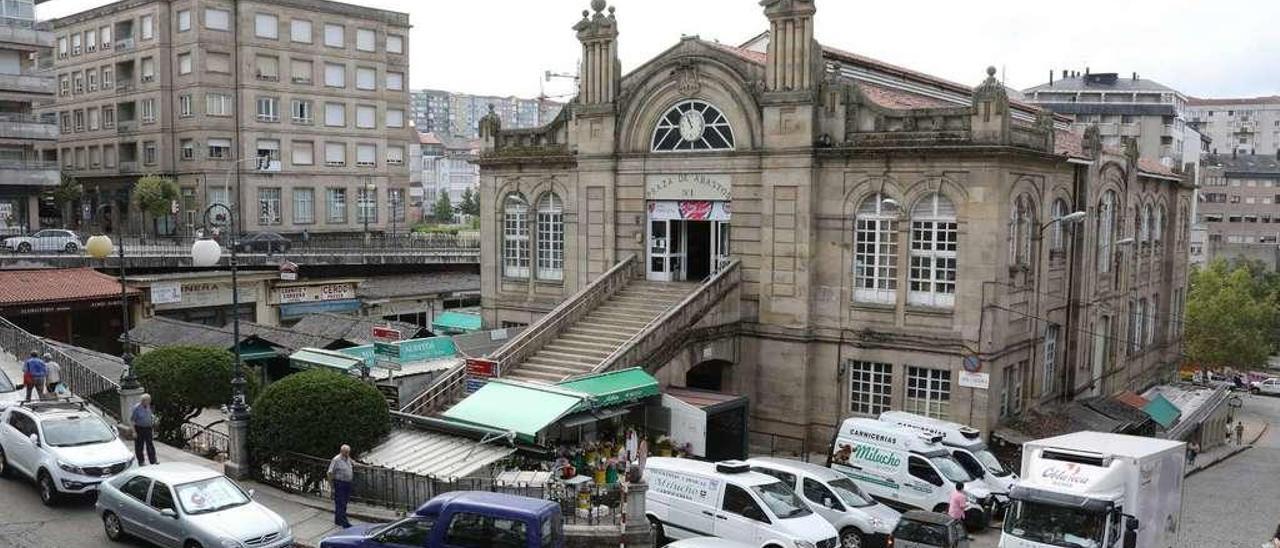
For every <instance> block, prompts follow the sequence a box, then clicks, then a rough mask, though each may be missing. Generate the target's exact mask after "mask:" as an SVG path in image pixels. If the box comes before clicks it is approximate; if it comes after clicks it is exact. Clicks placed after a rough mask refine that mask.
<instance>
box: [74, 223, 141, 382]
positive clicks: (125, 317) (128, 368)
mask: <svg viewBox="0 0 1280 548" xmlns="http://www.w3.org/2000/svg"><path fill="white" fill-rule="evenodd" d="M123 240H124V239H123V238H121V242H120V245H119V246H114V247H115V248H116V249H117V250H118V252H119V257H120V328H121V333H120V342H121V344H122V345H123V346H124V351H123V352H122V353H121V354H120V360H121V361H123V362H124V373H122V374H121V375H120V389H121V390H132V389H136V388H138V387H139V386H141V385H139V384H138V378H137V377H136V376H134V374H133V353H132V352H130V351H129V346H130V342H129V293H128V287H127V286H126V285H125V276H126V274H125V265H124V241H123ZM112 247H113V244H112V243H111V237H110V236H107V235H106V234H97V235H94V236H90V237H89V240H88V241H86V242H85V246H84V249H85V251H86V252H87V253H88V254H89V256H90V257H93V258H95V259H102V260H103V264H104V265H105V264H106V258H107V257H108V256H110V255H111V248H112Z"/></svg>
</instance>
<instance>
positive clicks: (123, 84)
mask: <svg viewBox="0 0 1280 548" xmlns="http://www.w3.org/2000/svg"><path fill="white" fill-rule="evenodd" d="M132 91H133V83H132V82H130V81H128V80H120V81H119V82H116V95H127V94H129V93H130V92H132Z"/></svg>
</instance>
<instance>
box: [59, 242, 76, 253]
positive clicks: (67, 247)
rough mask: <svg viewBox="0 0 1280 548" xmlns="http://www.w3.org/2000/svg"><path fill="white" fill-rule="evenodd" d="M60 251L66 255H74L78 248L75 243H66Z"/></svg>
mask: <svg viewBox="0 0 1280 548" xmlns="http://www.w3.org/2000/svg"><path fill="white" fill-rule="evenodd" d="M62 249H63V250H64V251H66V252H67V253H75V252H76V251H78V250H79V249H80V246H78V245H76V243H75V242H67V245H65V246H63V247H62Z"/></svg>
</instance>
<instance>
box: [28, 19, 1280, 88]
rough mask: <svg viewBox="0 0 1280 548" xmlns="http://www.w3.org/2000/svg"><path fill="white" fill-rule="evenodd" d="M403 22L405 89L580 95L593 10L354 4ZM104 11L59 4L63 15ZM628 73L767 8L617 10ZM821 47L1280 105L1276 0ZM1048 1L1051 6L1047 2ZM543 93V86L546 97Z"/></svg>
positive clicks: (901, 31) (978, 26)
mask: <svg viewBox="0 0 1280 548" xmlns="http://www.w3.org/2000/svg"><path fill="white" fill-rule="evenodd" d="M349 1H350V2H351V3H354V4H359V5H363V6H369V7H376V8H384V9H391V10H397V11H407V12H409V14H410V22H411V23H412V24H413V32H412V35H411V38H410V42H411V52H410V53H411V56H412V57H411V59H412V69H411V76H410V80H411V81H410V85H411V87H412V88H414V89H418V88H438V89H447V90H450V91H461V92H468V93H481V94H494V95H519V96H524V97H533V96H536V95H538V94H539V93H540V92H542V91H544V89H545V92H546V93H547V94H548V95H559V94H564V93H566V92H570V91H572V86H571V85H570V84H569V83H568V82H567V81H564V80H559V81H552V82H551V83H549V84H548V83H543V82H542V75H543V72H544V71H547V70H551V71H555V72H575V71H576V70H577V69H576V66H577V62H578V58H579V49H578V43H577V40H576V39H575V38H574V33H573V31H572V30H571V29H570V27H571V26H572V25H573V24H574V23H575V22H577V21H578V19H579V18H580V13H581V11H582V10H583V9H585V8H587V6H588V5H589V4H590V1H589V0H463V1H454V0H349ZM107 3H109V2H108V1H105V0H51V1H49V2H47V3H46V4H43V5H41V6H39V7H37V9H36V14H37V16H39V17H41V18H49V17H60V16H62V15H67V14H70V13H74V12H76V11H79V10H83V9H86V8H89V7H93V6H99V5H103V4H107ZM612 4H613V5H616V6H617V10H618V11H617V17H618V23H619V29H620V31H621V36H620V37H619V42H620V44H619V51H620V55H621V57H622V66H623V70H624V71H629V70H631V69H633V68H635V67H637V66H639V65H640V64H641V63H643V62H645V61H646V60H648V59H650V58H652V57H653V56H654V55H656V54H657V53H659V52H661V51H663V50H665V49H667V48H669V47H671V46H672V45H674V44H675V43H676V41H678V40H679V38H680V36H681V35H682V34H697V35H700V36H701V37H702V38H704V39H707V40H719V41H721V42H724V43H728V44H735V45H736V44H738V43H740V42H742V41H744V40H746V39H747V38H750V37H751V36H754V35H755V34H757V33H759V32H760V31H762V30H764V29H765V28H766V21H765V18H764V15H763V13H762V11H761V8H760V7H759V5H758V4H759V2H758V0H613V1H612ZM817 4H818V14H817V38H818V40H819V41H820V42H822V43H824V44H827V45H831V46H835V47H839V48H841V49H845V50H850V51H853V52H856V53H861V54H863V55H867V56H870V57H874V58H877V59H880V60H882V61H886V62H889V63H894V64H898V65H902V66H905V67H908V68H911V69H914V70H918V71H922V72H926V73H931V74H935V75H938V76H941V77H944V78H947V79H949V80H954V81H957V82H961V83H965V84H970V85H975V84H977V83H978V82H980V81H981V80H982V78H983V76H984V72H983V71H984V69H985V68H986V67H987V66H988V65H995V66H996V67H997V68H1001V69H1002V70H1003V74H1005V75H1006V83H1007V84H1008V85H1010V86H1012V87H1015V88H1018V89H1024V88H1027V87H1030V86H1034V85H1037V84H1041V83H1044V82H1046V81H1047V80H1048V74H1049V70H1050V69H1057V72H1058V73H1059V74H1061V70H1062V69H1072V70H1079V71H1083V70H1084V69H1085V67H1089V68H1090V69H1091V70H1092V71H1093V72H1119V73H1121V74H1124V75H1130V74H1131V73H1132V72H1135V71H1136V72H1138V74H1139V75H1141V77H1143V78H1150V79H1153V80H1156V81H1158V82H1160V83H1163V84H1165V85H1168V86H1172V87H1174V88H1177V89H1179V90H1181V91H1182V92H1184V93H1186V94H1188V95H1194V96H1202V97H1234V96H1254V95H1273V94H1280V27H1277V26H1276V25H1277V23H1276V22H1277V21H1280V1H1276V0H1213V1H1209V0H1158V1H1157V0H1073V1H1071V2H1053V3H1050V2H1045V1H1027V0H961V1H957V0H906V1H898V2H870V1H864V0H818V2H817ZM1051 4H1052V5H1051ZM544 86H545V88H544Z"/></svg>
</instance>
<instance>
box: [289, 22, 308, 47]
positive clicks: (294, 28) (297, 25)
mask: <svg viewBox="0 0 1280 548" xmlns="http://www.w3.org/2000/svg"><path fill="white" fill-rule="evenodd" d="M289 40H292V41H294V42H297V43H299V44H310V43H311V21H308V20H306V19H293V20H291V21H289Z"/></svg>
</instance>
